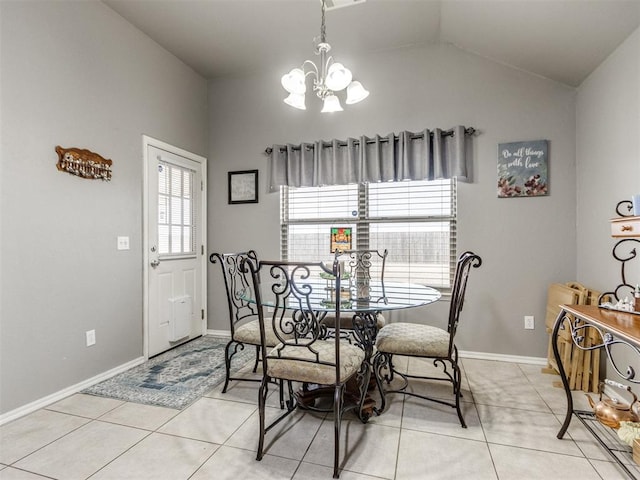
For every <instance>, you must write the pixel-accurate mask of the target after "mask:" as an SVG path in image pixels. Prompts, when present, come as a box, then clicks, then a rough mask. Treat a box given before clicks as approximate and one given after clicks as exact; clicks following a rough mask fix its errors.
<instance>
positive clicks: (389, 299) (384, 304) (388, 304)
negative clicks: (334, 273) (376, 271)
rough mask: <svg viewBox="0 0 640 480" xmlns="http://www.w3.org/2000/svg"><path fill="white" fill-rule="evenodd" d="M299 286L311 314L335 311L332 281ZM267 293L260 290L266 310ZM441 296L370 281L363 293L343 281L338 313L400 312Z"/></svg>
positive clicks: (407, 285)
mask: <svg viewBox="0 0 640 480" xmlns="http://www.w3.org/2000/svg"><path fill="white" fill-rule="evenodd" d="M303 283H307V284H309V286H310V287H311V289H312V294H311V297H310V301H311V304H312V307H313V309H314V310H317V311H326V312H331V311H333V310H335V298H336V295H335V289H334V288H331V285H333V284H334V283H333V281H326V280H324V279H321V278H316V279H309V280H308V281H305V282H303ZM267 292H268V288H264V286H263V299H262V301H263V304H264V305H265V306H270V305H273V301H272V299H271V298H269V295H268V293H267ZM265 293H266V295H265ZM441 295H442V294H441V293H440V291H439V290H437V289H435V288H433V287H428V286H426V285H421V284H417V283H402V282H386V281H385V282H379V281H376V282H373V281H372V282H369V283H368V284H367V285H366V289H365V290H364V291H363V289H362V287H361V286H350V284H349V282H348V281H345V282H343V283H342V285H341V292H340V311H341V312H342V313H354V314H355V313H366V312H384V311H391V310H402V309H406V308H414V307H420V306H423V305H428V304H430V303H433V302H435V301H437V300H439V299H440V297H441ZM265 297H266V298H265ZM289 308H295V305H290V306H289Z"/></svg>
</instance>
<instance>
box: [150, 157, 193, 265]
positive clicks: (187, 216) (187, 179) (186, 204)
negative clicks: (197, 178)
mask: <svg viewBox="0 0 640 480" xmlns="http://www.w3.org/2000/svg"><path fill="white" fill-rule="evenodd" d="M193 176H194V172H193V170H190V169H188V168H183V167H179V166H177V165H173V164H167V163H164V162H160V164H159V166H158V250H159V253H160V255H163V256H171V255H195V253H196V251H195V250H196V245H195V223H194V204H193Z"/></svg>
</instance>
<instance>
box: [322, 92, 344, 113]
mask: <svg viewBox="0 0 640 480" xmlns="http://www.w3.org/2000/svg"><path fill="white" fill-rule="evenodd" d="M321 112H322V113H331V112H342V105H340V100H338V97H336V96H335V95H327V96H326V97H324V104H323V106H322V110H321Z"/></svg>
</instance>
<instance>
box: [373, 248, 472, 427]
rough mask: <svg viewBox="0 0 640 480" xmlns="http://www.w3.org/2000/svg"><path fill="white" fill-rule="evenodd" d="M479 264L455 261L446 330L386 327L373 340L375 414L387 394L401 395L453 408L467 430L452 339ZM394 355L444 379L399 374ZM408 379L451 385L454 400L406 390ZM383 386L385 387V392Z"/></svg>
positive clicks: (468, 255) (463, 258)
mask: <svg viewBox="0 0 640 480" xmlns="http://www.w3.org/2000/svg"><path fill="white" fill-rule="evenodd" d="M481 264H482V259H481V258H480V257H479V256H478V255H476V254H475V253H473V252H464V253H463V254H461V255H460V256H459V257H458V261H457V263H456V272H455V276H454V281H453V288H452V291H451V305H450V307H449V319H448V322H447V329H446V330H444V329H442V328H438V327H434V326H431V325H422V324H415V323H402V322H399V323H390V324H388V325H385V326H384V327H382V329H380V331H379V332H378V335H377V338H376V349H377V353H376V354H375V356H374V360H373V365H374V366H373V369H374V372H375V377H376V382H377V384H378V389H379V391H380V395H381V400H382V401H381V407H380V409H379V411H383V410H384V408H385V405H386V395H387V394H388V393H402V394H404V395H410V396H413V397H419V398H422V399H425V400H429V401H432V402H436V403H440V404H443V405H448V406H450V407H453V408H455V409H456V412H457V414H458V419H459V420H460V424H461V425H462V427H463V428H466V427H467V425H466V423H465V421H464V417H463V415H462V411H461V410H460V397H461V385H460V384H461V373H460V367H459V365H458V348H457V347H456V344H455V342H454V339H455V335H456V331H457V328H458V323H459V320H460V312H461V311H462V307H463V304H464V296H465V291H466V288H467V280H468V278H469V272H470V270H471V267H473V268H478V267H479V266H480V265H481ZM394 355H403V356H407V357H418V358H426V359H431V360H433V364H434V366H436V367H437V366H438V365H440V366H441V367H442V369H443V374H444V376H438V377H432V376H420V375H410V374H409V373H408V372H401V371H399V370H397V369H396V368H395V366H394V364H393V356H394ZM447 364H448V365H450V366H451V369H452V371H451V372H450V371H449V370H448V369H447ZM385 372H386V373H385ZM395 375H398V376H399V377H401V378H402V380H403V382H402V385H401V386H400V387H399V388H393V389H392V388H390V384H391V382H392V381H393V379H394V376H395ZM409 379H422V380H435V381H446V382H451V383H452V384H453V395H454V397H455V400H454V401H453V402H452V401H447V400H446V399H440V398H434V397H430V396H427V395H421V394H418V393H416V392H413V391H411V390H408V388H407V387H408V386H409ZM384 384H386V385H387V387H386V389H385V385H384Z"/></svg>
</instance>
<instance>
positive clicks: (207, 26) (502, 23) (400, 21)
mask: <svg viewBox="0 0 640 480" xmlns="http://www.w3.org/2000/svg"><path fill="white" fill-rule="evenodd" d="M334 1H341V0H334ZM103 2H104V3H105V4H107V5H108V6H109V7H111V8H112V9H113V10H115V11H116V12H117V13H119V14H120V15H122V16H123V17H124V18H125V19H127V20H128V21H129V22H131V23H132V24H133V25H135V26H136V27H137V28H138V29H140V30H141V31H143V32H144V33H146V34H147V35H148V36H149V37H151V38H152V39H153V40H155V41H156V42H157V43H159V44H160V45H162V46H163V47H164V48H165V49H167V50H168V51H169V52H171V53H173V54H174V55H175V56H177V57H178V58H180V59H181V60H182V61H183V62H184V63H186V64H187V65H189V66H191V67H192V68H193V69H194V70H195V71H196V72H198V73H200V74H201V75H202V76H204V77H206V78H209V79H211V78H216V77H222V76H228V75H242V74H246V73H249V72H254V71H260V70H264V69H267V68H273V67H276V68H277V69H279V70H280V71H282V72H283V73H284V72H286V71H288V70H289V69H290V68H292V67H294V66H297V65H300V64H301V63H302V62H303V61H304V60H305V59H308V58H312V57H313V48H314V42H313V40H314V37H317V36H319V34H320V13H321V7H320V1H319V0H153V1H151V0H103ZM326 24H327V26H326V32H327V41H328V42H329V43H330V44H331V45H332V47H333V53H335V56H336V57H337V58H338V60H343V61H344V63H345V64H348V59H347V58H348V57H351V58H352V57H354V56H357V55H358V54H363V53H373V52H381V51H388V50H393V49H397V48H402V47H407V46H418V45H428V44H434V43H451V44H454V45H456V46H457V47H459V48H461V49H464V50H467V51H470V52H473V53H476V54H478V55H481V56H483V57H486V58H489V59H492V60H494V61H497V62H500V63H503V64H507V65H511V66H513V67H515V68H518V69H522V70H524V71H527V72H530V73H533V74H536V75H541V76H543V77H546V78H549V79H552V80H555V81H558V82H561V83H563V84H566V85H569V86H578V85H579V84H580V83H581V82H582V81H583V80H584V79H585V78H586V77H587V76H588V75H589V74H590V73H591V72H592V71H593V70H594V69H595V68H596V67H597V66H598V65H599V64H600V63H601V62H602V61H603V60H604V59H605V58H606V57H607V56H608V55H609V54H610V53H611V52H612V51H613V50H615V49H616V47H617V46H618V45H620V43H622V42H623V41H624V40H625V39H626V38H627V37H628V36H629V35H630V34H631V33H632V32H633V31H634V30H635V29H636V28H638V26H639V25H640V0H441V1H435V0H366V1H365V2H362V3H358V2H356V3H354V4H353V5H351V6H348V7H344V8H337V9H332V10H329V11H327V13H326Z"/></svg>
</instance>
